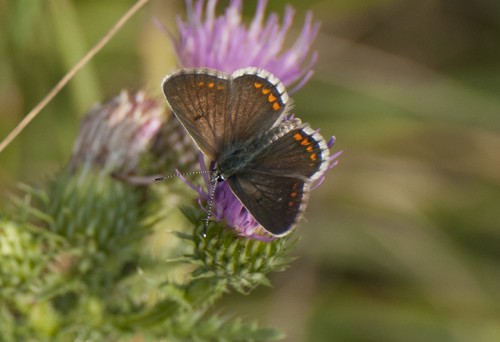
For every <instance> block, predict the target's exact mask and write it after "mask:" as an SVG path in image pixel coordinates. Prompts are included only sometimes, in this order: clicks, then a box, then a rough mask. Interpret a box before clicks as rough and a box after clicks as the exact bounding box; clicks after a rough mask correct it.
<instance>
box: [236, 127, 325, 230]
mask: <svg viewBox="0 0 500 342" xmlns="http://www.w3.org/2000/svg"><path fill="white" fill-rule="evenodd" d="M267 136H268V137H267V142H266V140H265V139H264V142H265V143H267V145H265V146H264V147H263V148H262V149H261V150H260V151H259V152H258V153H256V154H255V156H254V157H253V158H252V159H251V160H250V161H249V162H248V163H247V164H246V165H245V166H244V167H243V168H242V169H241V170H240V171H239V172H237V173H235V174H234V175H232V176H231V177H229V178H228V179H227V181H228V182H229V186H230V187H231V190H232V191H233V193H234V194H235V195H236V196H237V197H238V198H239V199H240V201H241V202H242V203H243V205H244V206H245V207H246V208H247V209H248V210H249V211H250V213H251V214H252V216H253V217H254V218H255V219H256V220H257V221H258V222H259V223H260V224H261V225H262V226H263V227H264V228H265V229H266V230H268V231H269V232H271V233H272V234H274V235H276V236H282V235H285V234H286V233H287V232H288V231H290V230H291V229H292V227H293V226H294V225H295V223H296V222H297V221H298V219H299V218H300V216H301V215H302V212H303V211H304V210H305V208H306V205H307V199H308V197H309V196H308V192H309V187H310V183H311V181H313V180H317V179H319V178H320V177H321V176H322V175H323V173H324V172H325V171H326V169H327V168H328V164H329V161H328V156H329V151H328V148H327V145H326V142H325V140H324V139H323V137H322V136H321V135H319V133H317V132H316V131H314V130H312V129H311V128H310V127H309V126H308V125H307V124H306V125H302V124H301V123H300V120H298V119H295V120H293V121H285V122H283V123H281V124H280V125H278V126H277V127H276V128H274V129H273V130H272V131H271V132H269V133H268V135H267Z"/></svg>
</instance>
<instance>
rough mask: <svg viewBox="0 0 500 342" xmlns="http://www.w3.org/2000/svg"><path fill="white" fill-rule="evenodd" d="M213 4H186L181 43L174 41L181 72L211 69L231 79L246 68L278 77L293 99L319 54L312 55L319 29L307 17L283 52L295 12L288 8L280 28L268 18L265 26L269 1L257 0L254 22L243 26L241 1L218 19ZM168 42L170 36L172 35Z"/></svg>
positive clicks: (275, 19)
mask: <svg viewBox="0 0 500 342" xmlns="http://www.w3.org/2000/svg"><path fill="white" fill-rule="evenodd" d="M216 5H217V0H208V1H207V4H206V9H205V10H204V1H203V0H198V1H196V2H195V3H194V4H193V2H192V0H186V7H187V19H186V21H183V20H182V19H180V18H177V26H178V28H179V38H178V39H175V38H172V40H173V43H174V46H175V51H176V52H177V56H178V58H179V63H180V64H181V66H183V67H209V68H213V69H217V70H222V71H225V72H228V73H231V72H233V71H235V70H237V69H240V68H243V67H249V66H255V67H259V68H262V69H265V70H268V71H270V72H271V73H272V74H274V75H275V76H277V77H278V78H279V79H280V80H281V81H282V82H283V83H284V84H285V86H287V87H290V86H291V85H295V88H294V89H293V90H292V91H290V93H294V92H295V91H296V90H298V89H299V88H300V87H302V86H303V85H304V84H305V83H306V82H307V80H309V78H310V77H311V76H312V74H313V71H312V67H313V66H314V64H315V63H316V60H317V53H316V52H313V53H310V49H311V44H312V42H313V41H314V38H315V37H316V34H317V33H318V29H319V23H318V22H314V21H313V17H312V13H311V12H308V13H307V14H306V18H305V20H304V24H303V27H302V31H301V33H300V35H299V37H298V38H297V40H296V41H295V43H294V44H293V46H292V47H291V48H289V49H286V48H285V47H284V42H285V38H286V35H287V33H288V31H289V29H290V27H291V25H292V22H293V17H294V12H295V10H294V9H293V8H292V7H291V6H287V7H286V9H285V14H284V18H283V22H282V24H281V25H280V24H279V19H278V15H277V14H276V13H271V14H270V15H269V16H268V18H267V20H266V21H265V22H264V12H265V9H266V5H267V0H259V1H258V2H257V9H256V13H255V16H254V18H253V20H252V22H251V23H250V25H248V26H246V25H245V24H243V23H242V13H241V12H242V1H241V0H231V2H230V5H229V7H227V9H226V11H225V13H224V14H223V15H221V16H216V15H215V8H216ZM170 36H171V37H172V35H170Z"/></svg>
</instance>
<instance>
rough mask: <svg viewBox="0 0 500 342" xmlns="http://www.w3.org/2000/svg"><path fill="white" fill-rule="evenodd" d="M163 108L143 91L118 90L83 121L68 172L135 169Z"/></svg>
mask: <svg viewBox="0 0 500 342" xmlns="http://www.w3.org/2000/svg"><path fill="white" fill-rule="evenodd" d="M162 115H163V108H162V107H161V106H160V105H159V104H158V103H157V102H156V101H153V100H150V99H148V98H146V96H145V95H144V93H143V92H138V93H135V94H132V93H128V92H126V91H122V92H121V93H120V95H118V96H117V97H115V98H113V99H111V100H110V101H108V102H106V103H104V104H99V105H97V106H96V107H95V108H93V109H92V110H91V111H90V112H89V113H88V114H87V115H86V116H85V118H84V120H83V123H82V127H81V129H80V134H79V136H78V139H77V140H76V142H75V146H74V148H73V154H72V156H71V160H70V163H69V167H70V170H72V171H74V170H76V169H77V168H79V167H85V168H89V167H98V168H100V169H103V170H105V171H107V172H108V173H111V172H114V171H117V172H120V173H122V174H128V173H132V172H134V171H135V170H136V168H137V165H138V163H139V160H140V157H141V155H142V154H143V153H144V152H146V151H147V149H148V148H149V146H150V144H151V143H152V140H153V138H154V137H155V135H156V134H157V133H158V131H159V129H160V127H161V123H162V118H161V117H162Z"/></svg>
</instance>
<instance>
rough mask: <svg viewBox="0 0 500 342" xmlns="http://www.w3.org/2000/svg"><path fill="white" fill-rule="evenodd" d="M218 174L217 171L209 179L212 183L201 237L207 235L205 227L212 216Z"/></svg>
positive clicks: (206, 227)
mask: <svg viewBox="0 0 500 342" xmlns="http://www.w3.org/2000/svg"><path fill="white" fill-rule="evenodd" d="M212 172H213V171H212ZM219 178H220V175H218V174H217V173H215V174H214V177H213V178H212V179H211V180H210V184H212V191H211V192H210V199H209V202H208V211H207V217H206V218H205V223H204V225H203V234H202V235H203V237H204V238H206V237H207V229H208V221H210V216H212V206H213V203H214V199H215V191H216V190H217V184H219Z"/></svg>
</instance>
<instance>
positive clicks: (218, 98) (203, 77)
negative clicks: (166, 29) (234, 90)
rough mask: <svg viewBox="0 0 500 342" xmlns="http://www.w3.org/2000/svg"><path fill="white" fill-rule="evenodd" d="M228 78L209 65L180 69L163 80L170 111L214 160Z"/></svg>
mask: <svg viewBox="0 0 500 342" xmlns="http://www.w3.org/2000/svg"><path fill="white" fill-rule="evenodd" d="M230 88H231V80H230V79H229V75H227V74H224V73H220V72H215V71H213V70H209V69H182V70H180V71H179V72H176V73H174V74H172V75H170V76H167V77H166V78H165V80H164V81H163V92H164V94H165V97H166V98H167V101H168V103H169V105H170V107H171V108H172V111H173V112H174V114H175V115H176V116H177V118H178V119H179V120H180V122H181V123H182V125H183V126H184V128H185V129H186V130H187V131H188V133H189V134H190V135H191V137H192V138H193V140H194V141H195V143H196V145H198V147H199V148H200V150H201V151H202V152H203V153H204V154H205V155H207V156H208V157H209V158H210V159H212V160H214V159H215V158H216V156H217V154H218V153H219V151H220V150H221V148H222V145H223V141H224V135H225V134H227V132H226V131H225V118H226V116H227V112H228V108H229V102H230V91H231V89H230Z"/></svg>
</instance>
